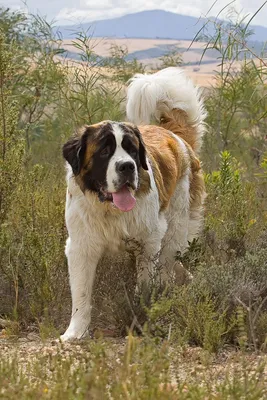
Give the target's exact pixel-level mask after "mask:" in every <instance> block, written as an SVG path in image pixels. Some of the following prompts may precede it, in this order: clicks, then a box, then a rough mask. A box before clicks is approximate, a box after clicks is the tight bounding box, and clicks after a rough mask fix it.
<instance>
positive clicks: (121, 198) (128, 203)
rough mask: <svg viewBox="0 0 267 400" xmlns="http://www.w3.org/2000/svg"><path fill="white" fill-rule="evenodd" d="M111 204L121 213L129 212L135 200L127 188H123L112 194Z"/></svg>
mask: <svg viewBox="0 0 267 400" xmlns="http://www.w3.org/2000/svg"><path fill="white" fill-rule="evenodd" d="M112 197H113V203H114V204H115V206H116V207H118V208H119V209H120V210H121V211H130V210H132V209H133V208H134V206H135V203H136V200H135V198H134V197H133V195H132V194H131V192H130V190H129V189H128V187H127V186H126V185H125V186H123V187H122V188H121V189H120V190H119V191H118V192H116V193H112Z"/></svg>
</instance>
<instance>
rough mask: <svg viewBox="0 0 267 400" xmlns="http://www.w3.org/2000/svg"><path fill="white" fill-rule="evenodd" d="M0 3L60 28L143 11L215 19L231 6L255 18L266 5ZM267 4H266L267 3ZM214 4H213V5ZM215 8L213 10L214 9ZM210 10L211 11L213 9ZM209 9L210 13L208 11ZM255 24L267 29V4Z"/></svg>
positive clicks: (110, 0) (181, 0)
mask: <svg viewBox="0 0 267 400" xmlns="http://www.w3.org/2000/svg"><path fill="white" fill-rule="evenodd" d="M26 1H27V3H26V6H25V4H24V3H23V2H22V1H21V0H0V6H5V7H10V8H12V9H19V8H21V9H25V10H26V9H28V10H29V12H32V13H36V12H38V13H39V14H41V15H42V16H46V17H47V19H48V21H49V22H51V21H52V20H54V21H55V22H56V24H57V25H69V24H74V23H83V22H90V21H95V20H100V19H108V18H115V17H120V16H122V15H126V14H130V13H135V12H138V11H144V10H156V9H161V10H165V11H171V12H175V13H178V14H184V15H190V16H194V17H201V16H202V17H203V16H206V15H207V13H208V15H209V16H216V15H217V14H218V13H219V12H220V10H222V9H223V8H224V7H225V6H227V5H228V7H227V8H226V11H225V13H224V14H220V15H222V16H223V17H226V18H227V13H229V12H231V10H233V8H235V9H236V10H237V11H238V12H241V15H247V14H250V16H252V15H253V14H254V13H255V12H256V11H257V10H258V9H259V8H260V7H261V5H262V4H263V3H264V0H234V1H232V2H231V4H229V3H230V0H217V2H215V4H214V0H26ZM266 3H267V1H266ZM213 4H214V5H213ZM212 5H213V7H212ZM210 8H211V10H210ZM209 10H210V11H209ZM253 24H254V25H262V26H265V27H267V4H266V5H265V6H264V7H263V8H262V10H261V11H260V12H259V13H258V14H257V15H256V17H255V19H254V20H253Z"/></svg>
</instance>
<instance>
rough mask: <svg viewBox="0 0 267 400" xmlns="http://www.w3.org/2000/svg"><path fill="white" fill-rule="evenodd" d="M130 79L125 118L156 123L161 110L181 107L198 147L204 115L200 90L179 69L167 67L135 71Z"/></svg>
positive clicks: (145, 122)
mask: <svg viewBox="0 0 267 400" xmlns="http://www.w3.org/2000/svg"><path fill="white" fill-rule="evenodd" d="M130 82H131V84H130V86H129V88H128V93H127V105H126V112H127V117H128V119H129V121H131V122H133V123H135V124H137V125H139V124H149V122H150V120H151V117H154V118H156V120H158V122H159V120H160V116H161V113H162V111H165V110H173V109H175V108H176V109H179V110H183V111H185V112H186V114H187V116H188V122H189V123H190V124H192V125H195V126H196V131H197V136H198V142H199V146H198V148H200V145H201V137H202V135H203V133H204V130H205V125H204V120H205V118H206V116H207V114H206V111H205V108H204V105H203V101H202V97H201V91H200V90H199V88H198V87H196V86H194V84H193V82H192V81H191V80H190V79H189V78H188V77H187V76H186V75H185V73H184V71H183V70H182V69H180V68H175V67H170V68H165V69H163V70H161V71H158V72H156V73H155V74H152V75H146V74H136V75H135V76H134V77H133V78H132V79H131V81H130ZM197 150H198V149H197Z"/></svg>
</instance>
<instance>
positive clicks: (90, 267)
mask: <svg viewBox="0 0 267 400" xmlns="http://www.w3.org/2000/svg"><path fill="white" fill-rule="evenodd" d="M101 255H102V249H101V248H100V247H96V248H92V247H85V248H83V246H82V245H81V244H80V243H73V242H72V241H71V240H70V238H68V240H67V244H66V256H67V258H68V266H69V278H70V287H71V296H72V316H71V321H70V325H69V327H68V329H67V330H66V332H65V333H64V335H62V336H61V340H62V341H67V340H71V339H80V338H82V337H84V336H86V334H87V333H88V328H89V324H90V321H91V297H92V289H93V282H94V277H95V271H96V267H97V264H98V261H99V259H100V257H101Z"/></svg>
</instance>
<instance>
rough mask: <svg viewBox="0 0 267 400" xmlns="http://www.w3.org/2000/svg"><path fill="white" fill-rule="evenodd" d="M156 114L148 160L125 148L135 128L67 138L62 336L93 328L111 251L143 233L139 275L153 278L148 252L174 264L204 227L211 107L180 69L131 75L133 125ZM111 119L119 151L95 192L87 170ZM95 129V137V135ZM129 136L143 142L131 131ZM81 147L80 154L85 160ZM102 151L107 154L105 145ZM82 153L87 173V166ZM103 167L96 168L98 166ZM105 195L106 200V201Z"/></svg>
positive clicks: (142, 130)
mask: <svg viewBox="0 0 267 400" xmlns="http://www.w3.org/2000/svg"><path fill="white" fill-rule="evenodd" d="M152 116H153V117H155V118H156V119H157V120H158V122H159V123H160V127H158V126H153V125H147V126H142V125H140V126H139V127H138V128H139V130H138V132H139V133H138V134H137V137H138V139H139V152H141V151H142V150H143V148H142V144H144V146H145V150H146V153H145V154H146V155H145V157H146V158H145V160H144V159H143V160H142V154H139V157H137V155H136V154H135V155H134V152H132V151H128V148H127V149H126V150H125V145H124V142H123V140H124V139H123V138H124V135H125V132H126V131H127V129H128V130H131V129H137V128H136V127H133V125H130V124H122V123H115V122H103V123H100V124H98V125H95V126H93V127H87V128H86V129H87V130H88V131H90V134H87V139H86V140H89V139H90V140H91V142H90V143H89V142H88V141H87V142H86V143H85V139H83V137H84V135H83V136H81V135H80V136H79V135H78V139H77V138H76V139H73V141H72V142H68V144H67V145H66V149H65V152H63V153H64V157H65V158H66V159H67V161H68V164H67V185H68V189H67V200H66V224H67V229H68V233H69V237H68V239H67V244H66V256H67V259H68V266H69V275H70V285H71V294H72V316H71V321H70V325H69V327H68V329H67V330H66V332H65V334H64V335H62V336H61V339H62V340H63V341H65V340H70V339H76V338H78V339H79V338H82V337H83V336H84V335H85V334H86V333H87V332H88V327H89V324H90V318H91V295H92V288H93V282H94V276H95V271H96V267H97V264H98V262H99V260H100V258H101V256H102V255H103V253H104V252H105V251H107V250H110V249H111V250H112V251H114V250H115V251H116V250H119V249H120V248H121V245H122V243H123V242H124V241H125V239H126V240H127V239H135V240H138V241H139V242H140V243H142V246H143V252H142V255H141V256H140V257H139V258H138V268H140V271H142V272H141V274H140V281H143V280H148V279H149V277H150V273H152V271H151V270H150V269H151V268H152V265H153V263H149V262H148V261H147V260H148V259H151V258H153V257H154V256H155V255H157V254H160V262H161V263H162V265H168V266H169V267H170V268H171V266H172V265H173V263H174V257H175V254H176V252H177V251H178V250H179V251H181V252H183V251H184V250H185V249H186V247H187V246H188V242H189V241H191V240H192V239H193V238H194V237H196V236H197V234H198V233H199V230H200V228H201V220H202V205H203V200H204V197H205V190H204V184H203V178H202V173H201V170H200V165H199V162H198V160H197V158H196V152H197V151H198V150H199V147H200V144H201V136H202V133H203V131H204V118H205V116H206V114H205V110H204V107H203V104H202V100H201V96H200V93H199V91H198V89H196V88H195V87H194V85H193V84H192V82H191V81H190V80H189V79H188V78H187V77H186V76H185V75H184V73H183V71H182V70H180V69H178V68H168V69H165V70H162V71H160V72H158V73H156V74H152V75H140V74H138V75H136V76H135V77H134V78H133V79H132V81H131V83H130V86H129V89H128V100H127V117H128V119H129V120H130V121H131V122H132V123H134V124H149V121H150V118H151V117H152ZM107 124H108V127H109V128H108V129H109V133H108V134H112V135H113V137H114V139H111V140H113V141H112V143H113V144H112V146H114V151H113V150H112V151H113V152H112V154H111V155H110V158H109V159H108V162H107V167H106V170H105V171H104V172H105V188H104V189H103V188H102V187H101V188H100V189H99V192H97V190H98V189H96V187H95V186H94V187H93V186H92V185H93V183H89V184H88V185H89V186H88V187H87V186H86V185H87V182H89V180H90V179H91V178H90V179H89V178H85V176H86V174H89V175H90V174H91V175H90V176H92V174H93V172H88V168H89V169H90V168H91V169H90V171H93V170H92V168H94V167H93V166H92V165H94V164H93V163H95V162H96V161H95V159H96V158H95V156H94V154H95V151H97V150H96V148H97V143H98V137H100V136H98V135H101V132H102V130H103V129H107V128H103V127H106V126H107ZM92 129H93V135H94V139H91V136H90V135H91V130H92ZM99 132H100V133H99ZM129 132H130V131H129ZM135 132H136V131H135ZM139 134H140V135H141V137H139ZM129 135H131V138H132V140H133V141H134V140H136V143H137V139H136V138H135V139H133V136H134V135H133V133H132V132H130V133H129ZM88 138H89V139H88ZM75 140H76V142H75ZM82 140H84V142H83V145H82V144H81V143H82ZM79 141H80V142H79ZM84 143H85V144H84ZM88 143H89V144H88ZM134 143H135V142H134ZM75 146H76V147H75ZM82 146H85V148H83V147H82ZM86 146H87V147H86ZM141 148H142V149H141ZM89 150H90V151H89ZM108 151H110V148H109V150H108ZM86 152H87V153H86ZM70 153H71V154H70ZM81 154H83V159H82V160H81V159H79V157H81ZM86 154H87V155H86ZM101 154H102V155H101V157H106V154H105V151H103V152H102V153H101ZM86 157H87V158H86ZM84 159H86V163H87V165H86V168H87V170H86V171H87V172H86V171H85V170H84V171H83V165H84V164H85V161H84ZM140 160H141V161H140ZM127 162H128V163H130V168H131V169H132V171H131V174H132V178H131V188H129V193H130V194H129V193H128V191H127V196H126V197H123V196H121V197H120V198H119V203H118V204H119V206H121V204H122V206H121V207H124V208H125V209H124V210H121V209H120V210H119V209H118V208H116V207H114V205H113V203H114V202H115V196H116V193H120V190H122V189H120V187H121V186H119V184H118V179H119V178H118V174H119V173H118V170H117V165H118V164H120V165H121V164H123V165H124V163H127ZM140 162H141V165H140ZM77 163H78V164H77ZM80 164H81V165H80ZM88 165H89V167H88ZM101 165H102V164H101ZM84 168H85V167H84ZM99 168H100V169H101V168H102V167H99ZM99 168H98V170H96V173H100V172H99ZM103 169H105V167H103ZM101 173H102V172H101ZM89 175H88V176H89ZM100 180H101V179H100ZM90 182H91V181H90ZM101 182H102V181H101ZM127 182H128V180H127ZM94 184H95V183H94ZM90 185H91V186H90ZM127 185H128V183H127ZM92 187H93V189H91V188H92ZM99 187H100V186H99ZM123 187H124V188H125V187H126V185H124V186H123ZM127 188H128V186H127ZM117 190H118V192H116V191H117ZM124 190H126V189H124ZM127 190H128V189H127ZM103 193H104V194H103ZM102 194H103V196H104V201H103V202H101V201H100V199H102V197H101V196H102ZM105 196H106V197H105ZM108 197H109V200H110V199H112V198H113V203H112V201H108ZM135 197H136V202H134V200H133V198H135ZM102 200H103V199H102ZM125 211H128V212H125ZM166 268H167V267H166Z"/></svg>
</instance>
